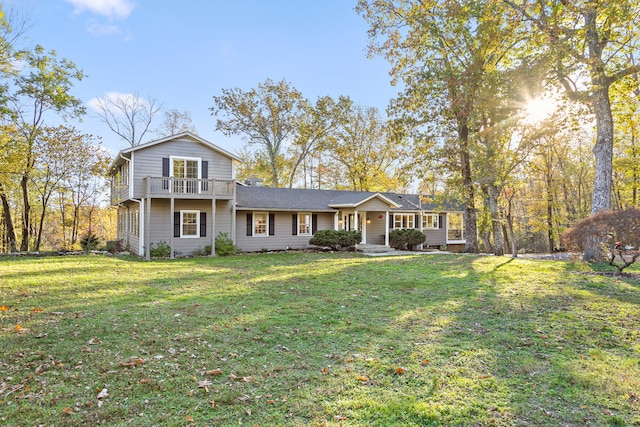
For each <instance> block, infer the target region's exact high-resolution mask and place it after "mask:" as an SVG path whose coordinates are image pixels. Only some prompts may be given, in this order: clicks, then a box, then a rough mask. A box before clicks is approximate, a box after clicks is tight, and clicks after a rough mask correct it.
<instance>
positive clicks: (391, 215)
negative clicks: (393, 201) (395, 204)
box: [389, 213, 393, 228]
mask: <svg viewBox="0 0 640 427" xmlns="http://www.w3.org/2000/svg"><path fill="white" fill-rule="evenodd" d="M389 228H393V214H392V213H390V214H389Z"/></svg>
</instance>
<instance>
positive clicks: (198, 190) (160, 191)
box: [144, 176, 236, 199]
mask: <svg viewBox="0 0 640 427" xmlns="http://www.w3.org/2000/svg"><path fill="white" fill-rule="evenodd" d="M144 187H145V189H146V190H145V194H146V196H145V197H155V198H171V197H173V198H180V199H213V198H217V199H232V198H233V196H234V195H235V189H236V184H235V181H234V180H232V179H197V178H174V177H152V176H148V177H146V178H144Z"/></svg>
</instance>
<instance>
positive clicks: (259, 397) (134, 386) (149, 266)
mask: <svg viewBox="0 0 640 427" xmlns="http://www.w3.org/2000/svg"><path fill="white" fill-rule="evenodd" d="M589 273H590V270H589V268H588V267H587V266H585V265H582V264H571V263H565V262H550V261H532V260H520V259H517V260H512V259H510V258H506V257H505V258H496V257H475V256H466V255H429V256H401V257H383V258H368V257H364V256H360V255H355V254H306V253H300V254H276V255H245V256H237V257H231V258H218V259H182V260H167V261H153V262H145V261H139V260H132V259H118V258H108V257H99V256H98V257H67V258H65V257H50V258H37V259H8V258H5V259H1V260H0V326H1V327H2V330H1V331H0V346H1V348H2V359H1V361H0V424H1V425H9V426H19V425H20V426H34V425H47V426H72V425H74V426H75V425H98V424H104V425H110V426H113V425H134V426H151V425H158V426H174V425H175V426H187V425H197V426H209V425H216V426H223V425H230V426H231V425H234V426H237V425H245V426H255V425H259V426H261V427H264V426H281V425H286V426H300V425H311V426H392V425H397V426H436V425H438V426H442V425H459V426H469V425H477V426H484V425H487V426H550V425H553V426H588V425H592V426H602V425H605V426H606V425H619V426H623V425H625V426H626V425H640V283H639V282H638V281H637V280H635V279H628V278H627V279H616V278H613V277H605V276H600V275H594V274H589Z"/></svg>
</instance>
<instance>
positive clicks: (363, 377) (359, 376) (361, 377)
mask: <svg viewBox="0 0 640 427" xmlns="http://www.w3.org/2000/svg"><path fill="white" fill-rule="evenodd" d="M358 379H359V380H360V381H369V378H367V377H365V376H364V375H358Z"/></svg>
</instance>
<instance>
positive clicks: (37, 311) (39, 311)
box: [31, 307, 44, 313]
mask: <svg viewBox="0 0 640 427" xmlns="http://www.w3.org/2000/svg"><path fill="white" fill-rule="evenodd" d="M43 311H44V310H43V309H42V308H40V307H36V308H34V309H33V310H31V312H32V313H42V312H43Z"/></svg>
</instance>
